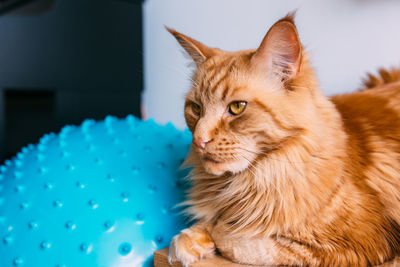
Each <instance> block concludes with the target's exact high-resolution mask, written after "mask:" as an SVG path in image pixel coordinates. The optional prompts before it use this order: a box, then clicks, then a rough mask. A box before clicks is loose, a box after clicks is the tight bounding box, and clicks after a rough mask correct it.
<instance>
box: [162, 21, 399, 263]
mask: <svg viewBox="0 0 400 267" xmlns="http://www.w3.org/2000/svg"><path fill="white" fill-rule="evenodd" d="M168 30H169V31H170V32H171V33H172V34H173V35H174V36H175V37H176V39H177V40H178V41H179V43H180V44H181V45H182V47H183V48H184V49H185V50H186V51H187V52H188V54H189V55H190V56H191V57H192V58H193V60H194V61H195V63H196V65H197V68H196V71H195V72H194V75H193V86H192V88H191V90H190V91H189V93H188V94H187V96H186V102H185V118H186V122H187V125H188V127H189V129H190V130H191V132H192V133H193V145H192V150H191V152H190V154H189V156H188V159H187V164H189V165H191V166H193V170H192V172H191V181H192V184H193V186H192V189H191V190H190V193H189V200H188V201H187V203H186V204H188V205H189V208H188V211H189V213H190V214H191V215H193V216H194V218H195V219H197V221H198V222H197V223H196V224H195V225H194V226H193V227H190V228H188V229H185V230H183V231H182V232H181V233H180V234H179V235H177V236H175V237H174V239H173V241H172V244H171V245H172V246H171V249H170V251H171V255H170V258H173V257H176V258H177V259H178V260H180V261H181V262H182V263H183V265H184V266H188V265H189V264H190V263H193V262H196V261H199V260H200V259H201V258H204V257H212V256H213V255H214V254H215V252H216V251H218V252H219V253H221V254H222V255H223V256H224V257H226V258H228V259H230V260H232V261H234V262H239V263H247V264H256V265H301V266H370V265H376V264H380V263H383V262H385V261H388V260H391V259H393V258H394V257H395V256H396V255H397V254H399V249H400V226H399V225H400V72H399V71H398V70H392V71H390V72H388V71H381V77H375V76H372V75H370V77H369V79H368V80H367V81H366V82H365V84H366V87H367V88H366V89H364V90H361V91H358V92H355V93H351V94H343V95H337V96H334V97H331V98H328V97H325V96H323V94H322V92H321V91H320V90H319V89H318V84H317V80H316V77H315V74H314V71H313V69H312V67H311V66H310V63H309V60H308V56H307V53H306V52H304V49H303V47H302V45H301V43H300V41H299V37H298V34H297V30H296V26H295V24H294V21H293V15H291V14H290V15H288V16H286V17H284V18H283V19H281V20H279V21H278V22H276V23H275V24H274V25H273V26H272V27H271V29H270V30H269V31H268V33H267V35H266V36H265V38H264V40H263V41H262V43H261V45H260V47H259V48H258V49H257V50H247V51H239V52H225V51H222V50H219V49H215V48H210V47H207V46H205V45H203V44H201V43H200V42H198V41H196V40H194V39H192V38H189V37H187V36H185V35H183V34H180V33H178V32H176V31H174V30H172V29H168Z"/></svg>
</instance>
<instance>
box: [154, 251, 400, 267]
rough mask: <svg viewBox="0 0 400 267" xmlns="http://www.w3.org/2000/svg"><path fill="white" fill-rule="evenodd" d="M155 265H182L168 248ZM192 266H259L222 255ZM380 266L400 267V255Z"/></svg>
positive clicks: (158, 256) (158, 257) (180, 266)
mask: <svg viewBox="0 0 400 267" xmlns="http://www.w3.org/2000/svg"><path fill="white" fill-rule="evenodd" d="M154 266H155V267H182V265H181V264H180V263H179V262H173V263H172V265H171V264H169V262H168V248H165V249H161V250H158V251H156V252H154ZM190 267H257V266H255V265H243V264H237V263H233V262H231V261H228V260H226V259H224V258H222V257H221V256H216V257H215V258H212V259H204V260H202V261H200V262H197V263H194V264H192V265H190ZM379 267H400V257H396V258H395V259H394V260H392V261H389V262H386V263H384V264H382V265H379Z"/></svg>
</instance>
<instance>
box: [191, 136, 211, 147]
mask: <svg viewBox="0 0 400 267" xmlns="http://www.w3.org/2000/svg"><path fill="white" fill-rule="evenodd" d="M209 142H211V140H210V139H203V138H201V137H198V138H194V139H193V143H194V144H195V145H196V146H198V147H200V148H205V147H206V144H207V143H209Z"/></svg>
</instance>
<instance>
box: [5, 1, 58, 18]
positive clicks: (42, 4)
mask: <svg viewBox="0 0 400 267" xmlns="http://www.w3.org/2000/svg"><path fill="white" fill-rule="evenodd" d="M55 1H56V0H0V15H2V14H10V13H12V14H33V13H40V12H44V11H46V10H48V9H50V8H51V7H52V6H53V4H54V3H55Z"/></svg>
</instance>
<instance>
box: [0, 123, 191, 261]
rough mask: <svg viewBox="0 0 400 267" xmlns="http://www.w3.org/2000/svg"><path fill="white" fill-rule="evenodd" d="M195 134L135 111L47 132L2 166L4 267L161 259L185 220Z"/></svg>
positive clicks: (0, 222) (1, 248) (0, 212)
mask: <svg viewBox="0 0 400 267" xmlns="http://www.w3.org/2000/svg"><path fill="white" fill-rule="evenodd" d="M190 143H191V135H190V133H189V132H188V131H184V132H182V131H179V130H177V129H176V128H175V127H174V126H173V125H172V124H167V125H165V126H160V125H157V124H156V123H155V122H154V121H152V120H149V121H141V120H139V119H136V118H134V117H133V116H128V117H126V118H125V119H117V118H115V117H111V116H109V117H107V118H106V119H105V120H104V121H101V122H95V121H94V120H86V121H84V122H83V123H82V124H81V125H80V126H65V127H64V128H63V129H62V130H61V132H60V133H58V134H53V133H52V134H48V135H45V136H43V137H42V138H41V139H40V142H39V143H38V144H37V145H28V146H27V147H25V148H23V149H22V151H21V152H20V153H18V154H17V155H16V157H15V158H14V159H12V160H7V161H6V162H5V164H4V165H3V166H1V167H0V238H1V239H0V240H1V243H0V266H2V267H7V266H31V267H47V266H48V267H56V266H57V267H80V266H84V267H92V266H93V267H103V266H104V267H122V266H152V254H153V252H154V251H155V250H158V249H161V248H164V247H167V246H168V244H169V242H170V240H171V238H172V236H173V235H175V234H176V233H177V232H178V231H179V230H180V229H182V228H183V227H184V226H185V222H184V218H183V217H182V216H181V215H180V213H179V212H180V211H179V210H177V209H175V208H173V207H174V206H175V204H177V203H179V202H181V201H182V200H183V198H184V190H185V186H186V184H185V182H184V180H183V177H184V176H185V175H186V174H187V171H180V170H179V166H180V165H181V163H182V161H183V160H184V158H185V157H186V154H187V152H188V150H189V147H190Z"/></svg>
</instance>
